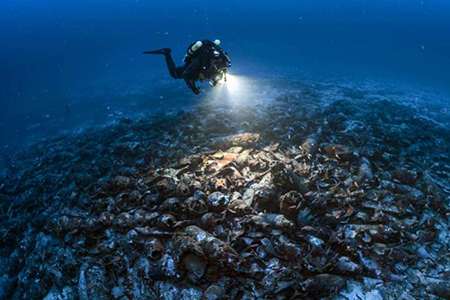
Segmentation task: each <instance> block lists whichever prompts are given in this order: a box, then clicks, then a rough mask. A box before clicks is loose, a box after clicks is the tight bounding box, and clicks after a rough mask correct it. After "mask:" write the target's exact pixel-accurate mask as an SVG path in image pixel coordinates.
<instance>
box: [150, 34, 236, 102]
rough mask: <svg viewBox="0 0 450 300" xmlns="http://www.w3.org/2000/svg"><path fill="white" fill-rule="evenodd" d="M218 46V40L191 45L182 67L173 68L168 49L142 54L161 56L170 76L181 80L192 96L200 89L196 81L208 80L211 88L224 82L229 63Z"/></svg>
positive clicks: (173, 64)
mask: <svg viewBox="0 0 450 300" xmlns="http://www.w3.org/2000/svg"><path fill="white" fill-rule="evenodd" d="M219 45H220V41H219V40H215V41H214V42H212V41H210V40H203V41H198V42H194V43H192V44H191V45H190V46H189V47H188V49H187V52H186V55H185V56H184V58H183V65H182V66H179V67H176V66H175V63H174V61H173V59H172V55H171V52H172V50H171V49H170V48H163V49H160V50H155V51H146V52H144V54H163V55H164V56H165V58H166V63H167V68H168V69H169V73H170V76H172V77H173V78H175V79H179V78H183V79H184V80H185V81H186V84H187V85H188V87H189V88H190V89H191V90H192V91H193V92H194V94H196V95H198V94H200V89H199V88H198V87H197V86H196V85H195V82H196V81H197V80H198V81H200V82H203V80H208V81H209V83H210V84H211V85H213V86H216V85H218V84H220V83H222V82H223V81H226V74H227V68H229V67H231V61H230V58H229V57H228V55H227V53H226V52H225V51H223V49H222V48H221V47H219Z"/></svg>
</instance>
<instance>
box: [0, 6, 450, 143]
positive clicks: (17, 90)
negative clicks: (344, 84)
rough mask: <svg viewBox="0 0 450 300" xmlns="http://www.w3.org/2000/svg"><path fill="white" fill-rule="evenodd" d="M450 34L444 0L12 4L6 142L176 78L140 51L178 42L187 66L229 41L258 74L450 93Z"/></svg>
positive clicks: (0, 70) (3, 65)
mask: <svg viewBox="0 0 450 300" xmlns="http://www.w3.org/2000/svg"><path fill="white" fill-rule="evenodd" d="M449 33H450V3H449V2H448V1H443V0H440V1H437V0H434V1H427V0H423V1H420V0H417V1H416V0H409V1H399V0H398V1H397V0H395V1H387V0H384V1H375V0H372V1H369V0H368V1H324V0H317V1H261V0H258V1H255V0H254V1H245V2H242V1H236V0H234V1H175V0H173V1H136V0H135V1H124V0H121V1H118V0H111V1H105V0H89V1H87V0H81V1H76V2H73V1H59V0H58V1H56V0H41V1H32V0H15V1H1V2H0V39H1V46H0V82H1V83H0V87H1V88H0V93H1V94H0V97H1V100H0V101H1V108H2V109H1V112H0V118H1V122H0V125H1V127H0V128H1V129H0V134H1V136H0V143H2V144H8V143H13V142H17V141H24V137H26V136H27V132H28V131H29V130H30V127H31V128H32V127H33V126H34V124H43V123H44V122H45V120H46V119H48V118H61V119H64V118H67V116H66V114H67V113H68V111H70V113H72V115H71V116H72V118H73V114H74V112H73V109H72V111H71V110H70V107H72V104H73V101H75V100H74V99H76V101H77V103H81V105H79V106H78V108H77V111H76V113H81V111H80V110H83V101H86V105H85V109H86V110H90V109H94V108H93V107H94V106H92V103H91V102H92V101H93V100H92V99H94V98H97V101H99V102H101V101H108V97H110V96H108V93H107V91H108V89H109V88H108V84H109V85H110V86H111V87H116V91H117V87H118V86H120V89H123V90H126V89H128V88H129V87H134V88H135V87H136V85H140V84H141V83H145V82H148V83H158V82H159V80H162V79H164V80H166V79H167V78H168V74H167V71H166V70H165V65H164V62H163V59H162V58H155V57H148V56H144V55H142V54H141V52H142V51H145V50H149V49H154V48H160V47H171V48H172V49H173V51H174V56H175V59H176V60H177V61H181V58H182V56H183V54H184V51H185V49H186V47H187V45H188V44H189V43H190V42H192V41H195V40H198V39H204V38H209V39H215V38H219V39H221V41H222V46H223V47H224V48H225V50H226V51H228V53H229V54H230V56H231V57H232V60H233V63H234V66H233V68H234V71H235V72H237V73H239V74H245V75H246V76H248V77H251V76H252V75H253V74H256V73H258V72H260V71H265V72H267V71H270V72H283V70H286V74H290V75H289V76H295V73H292V71H293V70H296V69H297V70H309V71H324V72H326V71H331V72H333V73H334V74H338V75H342V76H359V77H382V78H392V79H400V80H404V81H409V82H411V83H420V84H422V85H424V86H437V87H439V88H442V89H447V88H448V87H449V86H450V79H449V78H450V76H449V75H450V71H449V69H450V39H449ZM290 72H291V73H290ZM97 82H102V83H103V84H105V83H106V85H105V87H104V88H103V90H102V91H103V92H102V91H100V92H99V91H94V87H95V86H96V85H97ZM171 84H172V83H171ZM182 85H183V83H182V82H180V81H177V82H175V81H174V82H173V87H175V86H182ZM90 90H92V95H89V91H90ZM105 90H106V91H105ZM81 91H82V95H83V96H80V93H81ZM183 91H184V90H181V89H180V91H179V94H176V93H175V95H173V94H171V95H170V96H171V97H181V98H183V97H184V96H185V95H187V94H188V93H189V91H187V94H185V93H184V92H183ZM152 92H155V93H156V91H155V90H152V89H151V88H150V89H149V90H146V94H147V96H148V98H149V100H148V101H149V103H150V104H153V105H151V106H152V107H153V108H154V107H155V106H158V105H161V104H160V103H159V102H158V103H156V102H155V103H152V102H151V101H154V100H152V99H154V98H155V97H153V98H152ZM162 93H163V94H164V92H162ZM159 94H161V91H160V90H159V91H158V95H159ZM77 95H78V96H77ZM153 96H154V95H153ZM85 98H86V99H90V100H89V101H91V102H89V101H88V100H84V99H85ZM157 98H158V97H156V98H155V99H157ZM158 99H159V98H158ZM189 99H191V98H189ZM176 101H178V100H176ZM176 101H173V99H172V101H168V102H167V103H166V106H168V107H170V106H174V105H176ZM186 101H187V100H186ZM189 101H191V100H189ZM184 102H185V101H184ZM67 107H69V109H67ZM80 107H81V108H80ZM149 108H150V105H149ZM72 122H73V123H77V121H74V120H73V121H72ZM79 122H81V123H83V122H84V121H83V120H80V121H79ZM78 125H80V126H81V125H82V124H78ZM50 133H52V131H51V130H50V131H49V134H50Z"/></svg>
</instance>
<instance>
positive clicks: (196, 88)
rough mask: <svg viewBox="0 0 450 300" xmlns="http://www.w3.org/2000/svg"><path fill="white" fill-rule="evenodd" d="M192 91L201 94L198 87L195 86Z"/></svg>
mask: <svg viewBox="0 0 450 300" xmlns="http://www.w3.org/2000/svg"><path fill="white" fill-rule="evenodd" d="M191 90H192V91H193V92H194V94H196V95H198V94H200V89H199V88H198V87H196V86H195V85H194V86H193V87H191Z"/></svg>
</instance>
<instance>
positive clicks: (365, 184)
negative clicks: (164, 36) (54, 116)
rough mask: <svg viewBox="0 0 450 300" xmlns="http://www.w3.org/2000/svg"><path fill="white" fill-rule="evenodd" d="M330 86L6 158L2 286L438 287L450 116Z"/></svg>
mask: <svg viewBox="0 0 450 300" xmlns="http://www.w3.org/2000/svg"><path fill="white" fill-rule="evenodd" d="M322 91H323V88H322ZM339 93H340V94H339ZM339 93H338V94H336V93H335V94H334V97H335V99H336V98H341V100H336V101H334V100H333V101H327V100H326V95H327V93H323V92H321V88H320V86H313V87H311V86H303V87H302V88H300V89H299V90H298V91H297V92H295V93H294V92H291V93H286V94H285V95H279V96H278V98H276V99H271V100H270V101H267V102H261V103H259V104H255V105H245V103H242V104H241V105H239V106H233V105H229V104H227V103H223V105H215V106H213V105H208V104H205V105H202V106H201V107H198V108H197V109H194V110H189V111H185V112H180V113H178V114H176V115H172V116H170V117H165V118H159V119H154V118H153V119H140V120H132V119H122V120H121V121H120V122H119V123H117V124H114V125H110V126H107V127H104V128H101V129H90V130H85V131H83V132H82V133H81V134H76V135H65V136H61V137H59V138H55V139H46V140H42V141H41V142H38V143H36V144H35V145H34V146H31V147H27V148H24V149H23V150H21V151H19V152H18V153H16V154H14V155H10V156H8V157H4V160H5V166H6V167H5V168H4V169H3V171H2V174H1V178H0V197H1V201H0V211H1V215H0V270H1V274H0V276H1V277H0V299H42V298H44V299H47V300H50V299H83V300H84V299H316V298H331V299H358V298H359V299H441V298H443V299H449V298H450V279H449V278H450V256H449V247H450V242H449V241H450V234H449V224H450V221H449V214H448V212H449V195H450V184H449V175H448V174H449V172H450V157H449V153H448V149H449V148H450V138H449V137H450V129H449V126H448V125H449V123H445V122H446V120H445V119H442V116H441V117H439V116H438V117H436V118H433V113H432V108H430V106H428V107H426V105H422V106H420V105H415V106H414V107H413V106H412V105H409V104H407V103H406V104H405V103H402V101H399V100H398V99H397V96H398V98H401V97H403V96H402V95H397V96H396V95H395V94H394V95H387V94H386V93H381V92H380V93H379V94H378V95H376V96H373V95H368V94H365V93H363V92H361V91H355V90H351V89H341V90H340V92H339ZM336 95H337V96H336ZM433 109H434V108H433ZM436 109H437V110H438V111H439V108H436ZM425 110H426V111H427V112H431V113H429V114H425V113H424V111H425Z"/></svg>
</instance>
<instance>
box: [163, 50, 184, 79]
mask: <svg viewBox="0 0 450 300" xmlns="http://www.w3.org/2000/svg"><path fill="white" fill-rule="evenodd" d="M164 56H165V57H166V64H167V68H168V69H169V73H170V76H172V77H173V78H183V77H182V76H181V74H182V72H183V67H178V68H177V67H176V66H175V62H174V61H173V59H172V55H170V52H169V53H166V54H164Z"/></svg>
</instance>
